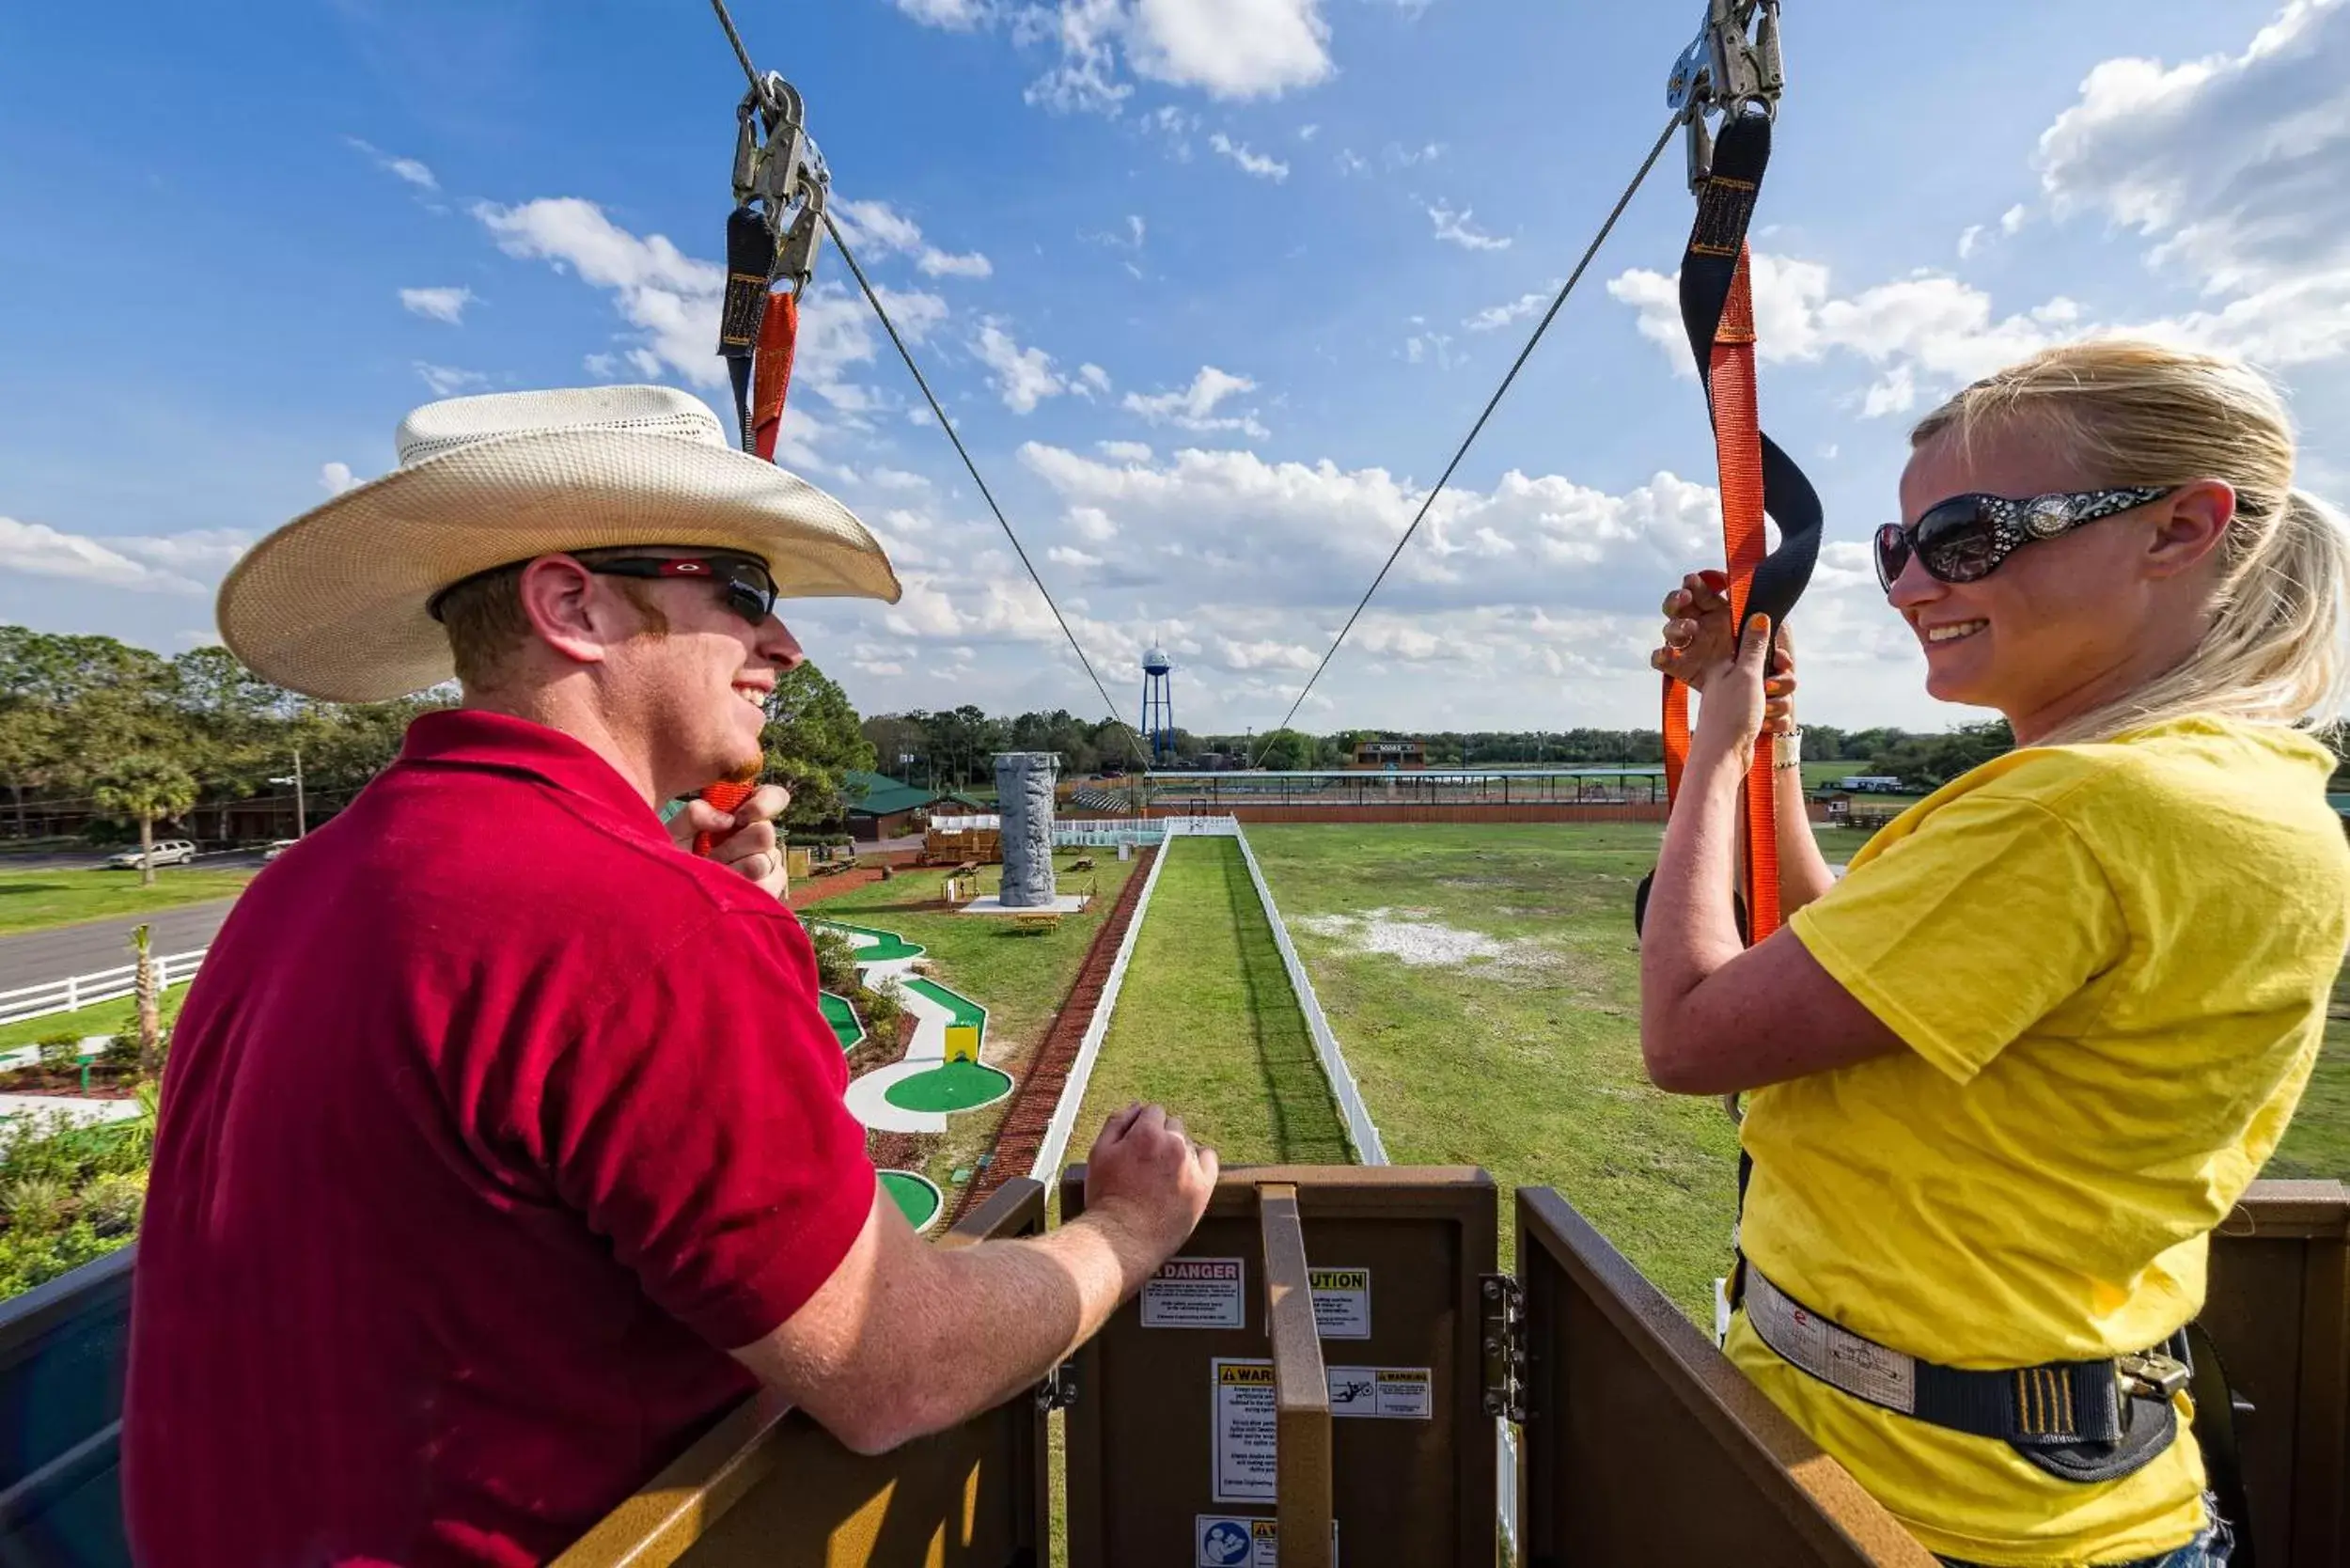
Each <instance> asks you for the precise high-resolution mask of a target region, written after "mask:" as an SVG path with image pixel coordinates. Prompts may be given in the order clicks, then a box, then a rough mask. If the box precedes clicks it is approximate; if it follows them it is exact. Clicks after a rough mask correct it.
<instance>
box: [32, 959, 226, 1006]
mask: <svg viewBox="0 0 2350 1568" xmlns="http://www.w3.org/2000/svg"><path fill="white" fill-rule="evenodd" d="M210 951H211V949H210V948H198V949H196V950H195V951H194V952H185V953H165V954H164V956H163V957H161V958H158V959H156V960H155V961H154V963H155V984H156V987H157V988H158V989H162V988H163V987H165V986H173V985H178V984H179V983H180V981H181V980H193V979H194V978H195V977H196V966H197V965H198V964H202V963H203V962H204V955H205V954H206V953H208V952H210ZM138 973H139V967H138V965H137V964H118V965H117V966H116V967H115V968H112V969H99V970H96V971H93V972H92V973H90V974H86V975H69V976H67V977H66V978H65V979H64V980H44V981H42V982H41V983H40V984H39V985H20V986H18V987H17V988H16V989H15V990H13V991H0V1024H21V1023H23V1022H24V1021H25V1020H26V1019H28V1018H46V1017H48V1016H49V1015H50V1014H51V1013H55V1012H71V1011H75V1010H76V1009H78V1008H86V1007H89V1006H92V1005H93V1004H95V1003H98V1002H111V1001H115V1000H117V999H118V998H120V997H123V996H130V995H131V994H132V992H133V991H134V990H135V989H137V985H138Z"/></svg>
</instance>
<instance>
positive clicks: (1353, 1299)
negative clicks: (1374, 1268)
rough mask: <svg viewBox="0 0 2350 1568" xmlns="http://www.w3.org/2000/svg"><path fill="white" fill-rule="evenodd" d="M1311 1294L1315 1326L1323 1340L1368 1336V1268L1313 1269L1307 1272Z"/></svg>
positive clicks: (1369, 1319) (1365, 1338)
mask: <svg viewBox="0 0 2350 1568" xmlns="http://www.w3.org/2000/svg"><path fill="white" fill-rule="evenodd" d="M1306 1276H1307V1280H1308V1283H1309V1284H1310V1285H1311V1286H1312V1287H1313V1293H1314V1326H1315V1327H1316V1328H1318V1329H1320V1330H1321V1331H1322V1337H1323V1338H1324V1339H1325V1340H1368V1339H1370V1338H1371V1270H1369V1269H1367V1268H1315V1269H1308V1270H1307V1271H1306Z"/></svg>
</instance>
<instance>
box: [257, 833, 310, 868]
mask: <svg viewBox="0 0 2350 1568" xmlns="http://www.w3.org/2000/svg"><path fill="white" fill-rule="evenodd" d="M299 842H301V840H300V839H271V840H270V841H269V848H267V849H265V850H263V851H262V852H261V862H262V864H264V865H267V864H268V863H269V862H270V861H272V860H274V859H276V858H277V857H278V856H279V855H283V854H285V853H286V852H287V851H288V850H290V849H291V848H293V847H294V845H295V844H297V843H299Z"/></svg>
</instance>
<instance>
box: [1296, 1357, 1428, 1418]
mask: <svg viewBox="0 0 2350 1568" xmlns="http://www.w3.org/2000/svg"><path fill="white" fill-rule="evenodd" d="M1324 1372H1326V1373H1327V1374H1328V1376H1329V1379H1330V1414H1331V1415H1333V1416H1355V1417H1370V1418H1384V1419H1387V1420H1393V1421H1426V1420H1433V1419H1435V1400H1434V1396H1433V1389H1434V1378H1433V1377H1432V1376H1431V1375H1430V1373H1429V1371H1428V1369H1427V1368H1426V1367H1326V1368H1324Z"/></svg>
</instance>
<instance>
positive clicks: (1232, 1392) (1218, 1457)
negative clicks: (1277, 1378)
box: [1208, 1356, 1278, 1503]
mask: <svg viewBox="0 0 2350 1568" xmlns="http://www.w3.org/2000/svg"><path fill="white" fill-rule="evenodd" d="M1208 1365H1209V1372H1208V1376H1209V1379H1210V1382H1209V1391H1210V1394H1211V1397H1213V1398H1214V1401H1215V1419H1214V1421H1213V1422H1212V1423H1211V1425H1212V1426H1213V1427H1214V1443H1215V1490H1214V1497H1215V1500H1216V1501H1217V1502H1220V1503H1231V1502H1242V1503H1248V1502H1255V1503H1269V1502H1272V1501H1273V1500H1274V1497H1275V1493H1274V1482H1275V1478H1276V1470H1275V1464H1276V1453H1275V1446H1274V1445H1275V1434H1276V1432H1277V1429H1278V1419H1277V1411H1276V1408H1275V1401H1274V1393H1273V1363H1272V1362H1270V1361H1242V1360H1230V1359H1227V1358H1225V1357H1223V1356H1217V1357H1216V1358H1215V1359H1214V1360H1212V1361H1211V1362H1209V1364H1208Z"/></svg>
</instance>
